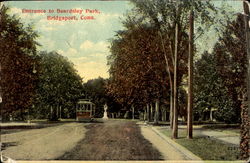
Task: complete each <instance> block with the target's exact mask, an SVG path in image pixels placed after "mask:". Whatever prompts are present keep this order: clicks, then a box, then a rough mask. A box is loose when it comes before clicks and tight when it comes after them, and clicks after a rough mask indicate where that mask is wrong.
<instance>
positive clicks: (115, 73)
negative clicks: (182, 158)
mask: <svg viewBox="0 0 250 163" xmlns="http://www.w3.org/2000/svg"><path fill="white" fill-rule="evenodd" d="M132 3H133V4H134V6H135V7H134V9H132V12H130V14H128V15H127V17H126V20H125V21H124V22H123V25H124V30H121V31H118V32H117V34H116V36H115V38H113V39H112V40H111V48H110V51H111V54H110V56H109V57H108V65H109V66H110V70H109V73H110V81H109V83H108V85H107V91H108V93H109V95H111V96H113V97H114V98H115V100H116V101H117V102H119V103H120V104H121V105H123V107H125V108H127V109H128V108H136V109H139V110H141V111H142V112H144V113H146V115H145V116H144V117H148V118H146V119H148V120H149V121H150V118H149V117H150V114H152V111H151V110H152V109H150V106H153V105H152V103H155V114H154V115H155V122H156V123H157V118H158V117H159V102H161V103H163V104H165V105H167V106H168V108H169V110H170V126H171V127H172V128H173V138H177V135H178V132H177V131H178V114H179V115H180V114H182V113H183V110H184V112H185V113H186V114H188V117H187V119H188V121H187V122H188V128H189V130H188V131H189V133H188V137H189V138H191V137H192V84H193V83H192V63H193V60H192V53H193V50H194V52H196V47H195V44H194V43H195V42H193V40H196V39H197V38H199V36H200V35H202V34H203V33H204V31H205V30H206V28H208V27H209V26H211V24H213V23H215V20H216V19H215V17H216V14H217V12H219V9H218V8H216V7H214V6H213V5H212V4H211V3H210V2H208V1H201V2H197V1H160V0H159V1H157V0H156V1H139V0H132ZM220 12H226V11H225V9H220ZM198 16H200V17H198ZM243 18H244V16H242V15H237V19H236V20H234V21H230V20H224V21H221V22H223V24H224V25H225V26H224V27H223V28H222V29H220V31H219V39H218V41H217V43H216V44H215V46H214V48H213V51H212V53H211V54H210V53H208V52H204V53H203V54H202V56H201V58H200V59H198V60H196V61H195V64H194V67H195V70H194V73H195V74H194V75H195V76H194V77H195V79H194V92H195V94H194V102H195V103H194V113H195V115H197V117H198V119H199V118H201V116H202V115H203V114H204V112H205V111H206V110H209V111H212V110H215V112H216V114H215V117H216V119H217V120H219V121H223V122H226V123H238V122H240V120H242V122H243V123H244V125H243V129H242V131H244V133H243V134H242V144H241V146H242V147H243V148H242V151H241V152H242V157H243V158H247V157H248V147H247V145H248V144H247V142H246V141H247V137H249V134H248V133H247V132H245V131H246V119H245V118H244V117H245V116H246V115H245V110H246V105H245V101H246V70H247V60H246V58H247V53H246V44H245V43H246V41H245V40H246V39H245V33H244V30H242V29H244V24H245V23H244V21H243ZM193 21H194V22H195V25H196V28H195V34H194V36H193V29H192V27H193ZM225 22H226V23H225ZM201 24H203V25H204V24H205V27H204V26H203V27H204V28H201V27H202V26H200V27H199V25H201ZM188 68H189V73H188V71H187V70H188ZM187 78H188V81H189V89H188V92H186V91H182V90H183V88H184V90H185V88H187V84H186V80H187ZM183 92H184V96H187V93H189V95H188V98H183V96H181V94H182V93H183ZM186 99H188V105H187V102H186ZM169 104H170V105H169ZM182 104H183V105H182ZM187 107H188V111H187ZM185 113H184V114H183V115H185ZM240 113H241V114H243V117H241V116H240ZM240 117H241V118H240Z"/></svg>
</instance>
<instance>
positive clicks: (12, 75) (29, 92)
mask: <svg viewBox="0 0 250 163" xmlns="http://www.w3.org/2000/svg"><path fill="white" fill-rule="evenodd" d="M7 12H8V7H5V6H3V7H2V9H1V22H0V24H1V28H0V42H1V44H0V63H1V81H0V84H1V94H2V96H3V97H2V98H3V104H2V109H1V113H2V116H3V118H4V119H5V118H8V115H10V114H13V113H14V112H17V111H18V112H19V113H20V116H19V118H21V119H24V112H27V109H28V108H29V107H30V106H31V104H32V98H33V96H34V84H35V82H36V80H37V74H35V73H34V72H35V71H34V65H35V64H36V60H35V58H36V46H37V45H38V44H37V43H36V41H35V39H36V38H37V36H38V35H37V33H36V32H35V31H34V30H33V28H32V26H31V25H28V26H24V24H23V23H22V22H21V21H20V19H19V18H17V17H16V16H9V15H8V14H7Z"/></svg>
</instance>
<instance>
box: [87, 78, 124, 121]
mask: <svg viewBox="0 0 250 163" xmlns="http://www.w3.org/2000/svg"><path fill="white" fill-rule="evenodd" d="M107 82H108V80H107V79H103V78H101V77H99V78H96V79H91V80H88V81H87V82H86V83H84V84H83V87H84V94H85V98H87V99H90V100H91V101H92V102H93V103H94V104H95V106H96V110H95V117H98V118H101V117H103V111H104V110H103V106H104V104H105V103H107V105H108V110H107V111H108V113H113V112H117V111H119V110H120V105H119V104H117V103H116V102H115V101H114V100H113V98H112V97H110V96H108V95H107V93H106V85H107Z"/></svg>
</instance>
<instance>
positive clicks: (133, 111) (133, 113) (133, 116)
mask: <svg viewBox="0 0 250 163" xmlns="http://www.w3.org/2000/svg"><path fill="white" fill-rule="evenodd" d="M132 119H135V107H134V105H132Z"/></svg>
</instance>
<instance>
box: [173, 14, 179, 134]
mask: <svg viewBox="0 0 250 163" xmlns="http://www.w3.org/2000/svg"><path fill="white" fill-rule="evenodd" d="M177 12H178V9H177ZM178 30H179V29H178V23H176V26H175V53H174V63H175V64H174V115H173V116H174V121H173V132H172V137H173V138H174V139H177V137H178V110H177V109H178V90H177V89H178V88H177V77H178V70H177V69H178V32H179V31H178Z"/></svg>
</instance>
